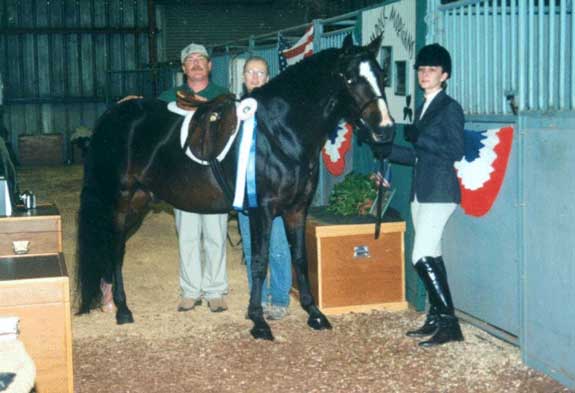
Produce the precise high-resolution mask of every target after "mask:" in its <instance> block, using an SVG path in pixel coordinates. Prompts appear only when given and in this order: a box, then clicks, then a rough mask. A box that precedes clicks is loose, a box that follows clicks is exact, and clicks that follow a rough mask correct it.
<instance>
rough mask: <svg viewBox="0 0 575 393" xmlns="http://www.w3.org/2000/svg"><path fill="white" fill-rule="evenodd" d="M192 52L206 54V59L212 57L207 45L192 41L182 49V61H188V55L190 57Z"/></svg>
mask: <svg viewBox="0 0 575 393" xmlns="http://www.w3.org/2000/svg"><path fill="white" fill-rule="evenodd" d="M192 53H199V54H200V55H202V56H204V57H205V58H206V59H209V58H210V56H209V55H208V51H207V50H206V47H205V46H203V45H200V44H194V43H193V42H192V43H191V44H190V45H188V46H186V47H185V48H184V49H182V52H181V53H180V60H181V61H182V63H184V62H185V61H186V57H188V56H189V55H191V54H192Z"/></svg>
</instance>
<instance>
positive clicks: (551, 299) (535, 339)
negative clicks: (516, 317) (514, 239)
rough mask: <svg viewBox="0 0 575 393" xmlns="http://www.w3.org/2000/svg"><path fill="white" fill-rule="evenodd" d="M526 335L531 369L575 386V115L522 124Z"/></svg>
mask: <svg viewBox="0 0 575 393" xmlns="http://www.w3.org/2000/svg"><path fill="white" fill-rule="evenodd" d="M521 126H522V129H523V130H524V132H523V146H524V153H523V165H524V173H525V183H524V184H523V189H522V192H523V198H524V200H525V208H524V210H525V212H524V215H523V222H524V225H523V228H524V232H523V237H524V241H523V253H524V263H523V272H522V276H523V293H522V297H523V305H522V306H523V307H522V311H523V326H522V327H523V334H522V337H521V349H522V354H523V358H524V361H525V363H526V364H527V365H529V366H532V367H535V368H538V369H539V370H541V371H543V372H545V373H547V374H549V375H551V376H552V377H554V378H556V379H557V380H559V381H561V382H562V383H564V384H565V385H567V386H569V387H572V388H574V387H575V307H574V306H573V300H574V299H575V204H574V202H573V195H574V192H575V177H574V171H575V155H574V154H573V152H575V114H574V113H572V112H571V113H554V114H550V115H547V116H545V117H542V116H537V115H528V116H526V117H525V118H523V119H522V121H521Z"/></svg>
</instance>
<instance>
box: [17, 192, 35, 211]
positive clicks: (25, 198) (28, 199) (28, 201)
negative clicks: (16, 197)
mask: <svg viewBox="0 0 575 393" xmlns="http://www.w3.org/2000/svg"><path fill="white" fill-rule="evenodd" d="M20 198H21V199H22V203H23V204H24V207H25V208H26V209H35V208H36V195H34V193H33V192H32V191H24V193H23V194H22V195H20Z"/></svg>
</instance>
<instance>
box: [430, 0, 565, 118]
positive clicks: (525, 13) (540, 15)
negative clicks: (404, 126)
mask: <svg viewBox="0 0 575 393" xmlns="http://www.w3.org/2000/svg"><path fill="white" fill-rule="evenodd" d="M428 3H429V4H430V7H431V9H433V10H435V11H434V12H432V13H430V14H429V18H428V21H429V27H430V28H429V30H428V36H427V38H426V41H427V42H428V43H431V42H440V43H441V44H443V45H445V46H446V47H447V49H448V50H449V51H450V52H451V55H452V57H453V58H454V59H455V61H454V67H453V75H452V77H451V79H450V83H449V84H450V87H449V90H450V92H451V94H452V95H453V96H454V97H455V98H456V99H458V100H459V101H460V102H461V104H462V105H463V107H464V110H465V112H466V113H467V114H479V115H484V114H489V115H492V114H496V115H507V114H511V113H512V109H511V101H512V100H513V104H514V105H517V107H518V110H519V111H527V110H528V111H533V110H535V111H549V110H573V109H575V80H574V78H573V72H572V70H573V69H574V68H575V54H574V51H573V47H574V45H573V43H574V40H575V24H574V10H575V2H574V1H572V0H553V1H543V0H531V1H524V0H493V1H479V0H475V1H469V0H468V1H459V2H457V3H454V4H450V5H440V0H428ZM479 42H480V43H481V45H478V43H479Z"/></svg>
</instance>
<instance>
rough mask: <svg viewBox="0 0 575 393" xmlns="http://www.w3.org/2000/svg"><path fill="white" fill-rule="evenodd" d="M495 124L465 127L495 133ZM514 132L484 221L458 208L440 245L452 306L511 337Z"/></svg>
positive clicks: (515, 329) (514, 320) (515, 321)
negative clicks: (498, 186)
mask: <svg viewBox="0 0 575 393" xmlns="http://www.w3.org/2000/svg"><path fill="white" fill-rule="evenodd" d="M500 126H502V125H501V124H493V123H483V124H480V123H475V124H467V125H466V128H468V129H494V128H499V127H500ZM518 154H519V146H518V133H517V132H515V133H514V138H513V146H512V149H511V153H510V158H509V162H508V165H507V172H506V175H505V178H504V181H503V185H502V187H501V189H500V191H499V195H498V197H497V199H496V201H495V203H494V204H493V206H492V208H491V210H490V211H489V212H488V213H487V214H486V215H484V216H483V217H472V216H468V215H466V214H465V213H464V212H463V210H462V209H461V208H458V209H457V211H456V212H455V214H454V215H453V217H452V218H451V220H450V221H449V222H448V224H447V227H446V230H445V236H444V241H443V251H444V256H445V264H446V265H447V270H448V272H449V282H450V285H451V288H452V292H453V298H454V303H455V307H456V308H457V309H458V310H461V311H463V312H465V313H466V314H470V315H472V316H473V317H474V318H477V319H479V320H481V321H483V322H485V323H487V324H490V325H495V326H496V327H497V328H499V329H502V330H504V331H506V332H508V333H511V334H512V335H515V336H517V335H519V297H518V285H519V283H518V275H519V265H518V264H519V257H520V256H519V251H518V250H519V243H518V242H519V229H520V228H519V227H518V222H519V220H518V217H519V214H520V211H519V210H518V209H519V208H518V184H519V178H520V174H519V159H518V157H519V155H518Z"/></svg>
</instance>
